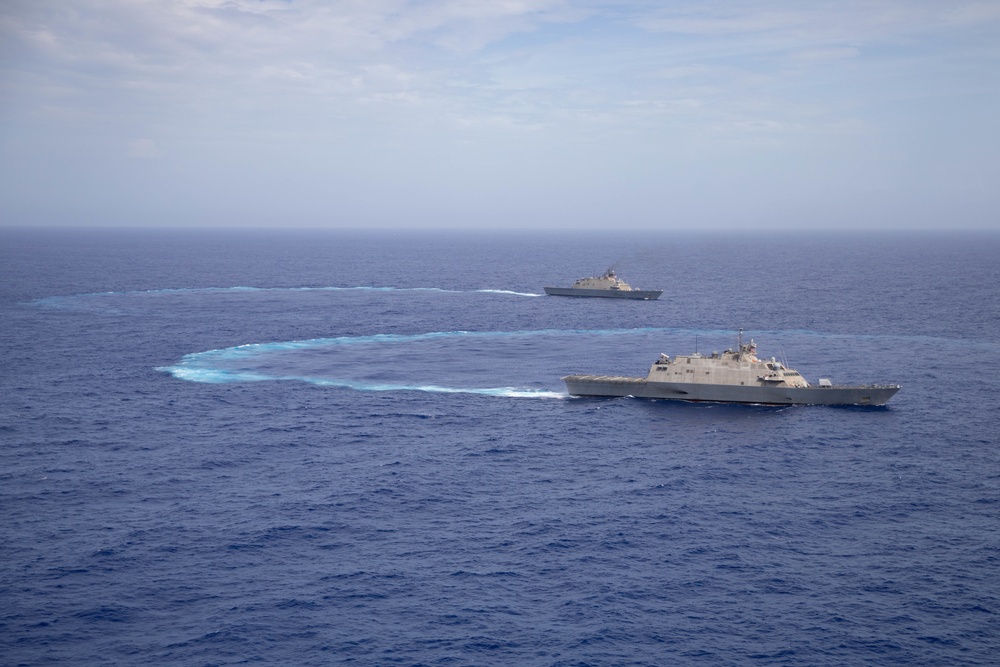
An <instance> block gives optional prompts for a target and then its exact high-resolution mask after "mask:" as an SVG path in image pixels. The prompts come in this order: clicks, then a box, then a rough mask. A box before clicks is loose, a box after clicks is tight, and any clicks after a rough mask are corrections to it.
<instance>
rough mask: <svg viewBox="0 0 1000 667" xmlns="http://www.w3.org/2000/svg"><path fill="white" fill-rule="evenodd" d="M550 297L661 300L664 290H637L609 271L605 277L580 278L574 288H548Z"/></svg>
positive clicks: (546, 290)
mask: <svg viewBox="0 0 1000 667" xmlns="http://www.w3.org/2000/svg"><path fill="white" fill-rule="evenodd" d="M545 293H546V294H548V295H549V296H598V297H610V298H613V299H645V300H647V301H648V300H652V299H659V298H660V295H661V294H663V290H642V289H635V288H634V287H632V286H630V285H629V284H628V283H627V282H625V281H624V280H622V279H621V278H619V277H618V276H616V275H615V271H614V269H608V270H607V271H605V272H604V275H603V276H597V277H594V278H580V279H579V280H577V281H576V282H575V283H573V286H572V287H546V288H545Z"/></svg>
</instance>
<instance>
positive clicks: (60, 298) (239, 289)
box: [30, 285, 544, 307]
mask: <svg viewBox="0 0 1000 667" xmlns="http://www.w3.org/2000/svg"><path fill="white" fill-rule="evenodd" d="M252 292H261V293H273V292H439V293H442V294H503V295H509V296H519V297H539V296H544V295H543V294H536V293H534V292H518V291H515V290H506V289H487V288H482V289H447V288H443V287H391V286H377V285H355V286H347V287H343V286H303V287H253V286H248V285H234V286H232V287H164V288H158V289H148V290H123V291H111V292H87V293H81V294H65V295H54V296H46V297H41V298H38V299H35V300H33V301H31V302H30V303H31V304H33V305H36V306H55V307H59V306H63V305H66V304H67V303H69V302H71V301H73V300H76V299H86V298H93V297H114V296H136V295H158V294H213V293H215V294H224V293H252Z"/></svg>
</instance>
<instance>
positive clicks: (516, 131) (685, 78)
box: [0, 0, 1000, 231]
mask: <svg viewBox="0 0 1000 667" xmlns="http://www.w3.org/2000/svg"><path fill="white" fill-rule="evenodd" d="M0 225H2V226H13V225H60V226H61V225H80V226H83V225H101V226H185V227H188V226H198V227H201V226H205V227H208V226H222V227H240V226H261V227H323V228H327V227H328V228H359V227H361V228H375V227H380V228H443V229H493V228H502V229H514V230H517V229H524V230H534V229H554V230H568V231H573V230H612V231H613V230H619V229H622V230H624V229H636V230H663V231H670V230H684V231H701V230H740V231H756V230H812V229H863V230H893V229H944V230H951V229H988V230H997V229H1000V2H997V0H822V1H820V0H817V1H811V0H759V1H755V0H676V1H669V0H661V1H652V0H618V1H613V0H489V1H487V0H482V1H479V0H328V1H321V0H0Z"/></svg>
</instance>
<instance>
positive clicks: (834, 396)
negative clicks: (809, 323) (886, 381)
mask: <svg viewBox="0 0 1000 667" xmlns="http://www.w3.org/2000/svg"><path fill="white" fill-rule="evenodd" d="M563 382H565V383H566V390H567V391H568V392H569V394H570V395H571V396H634V397H637V398H664V399H672V400H678V401H708V402H715V403H753V404H761V405H885V403H886V401H888V400H889V399H890V398H892V397H893V395H894V394H895V393H896V392H897V391H899V388H900V386H899V385H898V384H890V385H877V384H871V385H850V386H843V385H835V384H832V383H831V382H830V381H829V380H826V379H820V381H819V384H818V385H815V386H814V385H810V384H809V383H808V382H806V380H805V378H803V377H802V375H800V374H799V373H798V371H795V370H792V369H791V368H786V367H785V366H784V365H782V364H781V363H780V362H779V361H776V360H775V359H774V357H772V358H771V359H770V360H761V359H758V358H757V345H756V343H754V341H753V339H752V338H751V339H750V342H749V343H744V342H743V330H742V329H741V330H740V335H739V339H738V346H737V349H736V350H732V349H729V350H726V351H725V352H722V353H721V354H720V353H718V352H713V353H712V355H711V356H702V355H700V354H698V353H697V352H696V353H694V354H691V355H687V356H684V355H678V356H676V357H674V358H673V359H671V358H670V357H668V356H667V355H665V354H661V355H660V358H659V359H657V360H656V361H655V362H653V365H652V366H651V367H650V369H649V374H648V375H647V376H646V377H644V378H637V377H614V376H606V375H567V376H566V377H564V378H563Z"/></svg>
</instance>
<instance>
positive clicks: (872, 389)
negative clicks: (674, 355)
mask: <svg viewBox="0 0 1000 667" xmlns="http://www.w3.org/2000/svg"><path fill="white" fill-rule="evenodd" d="M563 382H565V383H566V389H567V391H568V392H569V394H570V395H571V396H634V397H636V398H660V399H669V400H675V401H706V402H712V403H751V404H756V405H885V403H886V401H888V400H889V399H890V398H892V397H893V395H894V394H895V393H896V392H897V391H899V386H898V385H867V386H838V385H831V386H816V387H813V386H809V387H768V386H733V385H724V384H702V383H687V382H654V381H651V380H648V379H646V378H633V377H612V376H606V375H567V376H566V377H564V378H563Z"/></svg>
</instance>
